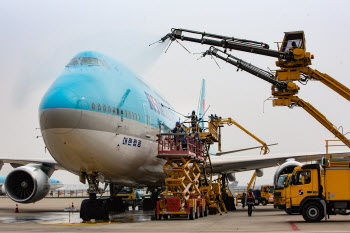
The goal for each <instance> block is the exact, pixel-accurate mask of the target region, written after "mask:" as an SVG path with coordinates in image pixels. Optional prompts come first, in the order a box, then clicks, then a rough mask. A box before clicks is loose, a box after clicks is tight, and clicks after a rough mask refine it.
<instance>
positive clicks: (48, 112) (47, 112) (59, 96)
mask: <svg viewBox="0 0 350 233" xmlns="http://www.w3.org/2000/svg"><path fill="white" fill-rule="evenodd" d="M84 102H86V101H84V100H83V99H80V98H79V96H78V95H77V94H76V93H75V92H73V91H72V90H70V89H68V88H55V89H52V90H50V91H48V92H47V93H46V94H45V96H44V98H43V99H42V101H41V104H40V128H41V130H48V131H50V132H51V133H55V134H64V133H68V132H70V131H72V130H74V129H75V128H76V127H77V126H78V124H79V122H80V120H81V116H82V111H81V105H82V104H83V103H84Z"/></svg>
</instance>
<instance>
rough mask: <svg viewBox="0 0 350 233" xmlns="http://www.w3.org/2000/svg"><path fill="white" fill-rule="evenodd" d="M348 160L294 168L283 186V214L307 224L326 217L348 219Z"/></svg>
mask: <svg viewBox="0 0 350 233" xmlns="http://www.w3.org/2000/svg"><path fill="white" fill-rule="evenodd" d="M349 167H350V160H349V159H342V160H338V161H337V160H332V159H329V158H326V157H324V158H322V160H321V164H307V165H303V166H299V167H296V168H295V169H294V172H293V174H292V176H291V179H290V181H289V183H288V184H287V186H286V212H287V213H289V214H301V215H302V216H303V218H304V219H305V220H306V221H307V222H319V221H321V220H322V219H323V218H324V217H325V216H327V215H328V216H329V215H336V214H341V215H349V214H350V212H349V210H350V186H349V182H348V181H349V179H350V170H349Z"/></svg>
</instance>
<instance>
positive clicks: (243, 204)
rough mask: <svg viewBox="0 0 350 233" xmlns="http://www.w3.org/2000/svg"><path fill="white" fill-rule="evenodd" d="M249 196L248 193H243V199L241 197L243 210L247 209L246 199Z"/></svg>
mask: <svg viewBox="0 0 350 233" xmlns="http://www.w3.org/2000/svg"><path fill="white" fill-rule="evenodd" d="M246 196H247V194H246V193H243V194H242V197H241V202H242V208H244V207H245V198H246Z"/></svg>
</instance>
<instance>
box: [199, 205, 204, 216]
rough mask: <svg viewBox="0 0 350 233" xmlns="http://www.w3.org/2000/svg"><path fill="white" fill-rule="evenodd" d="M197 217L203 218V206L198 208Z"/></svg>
mask: <svg viewBox="0 0 350 233" xmlns="http://www.w3.org/2000/svg"><path fill="white" fill-rule="evenodd" d="M199 217H200V218H203V217H204V207H203V206H200V207H199Z"/></svg>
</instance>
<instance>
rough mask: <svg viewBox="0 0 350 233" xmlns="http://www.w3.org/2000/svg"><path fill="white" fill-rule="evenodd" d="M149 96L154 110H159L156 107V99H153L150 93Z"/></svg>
mask: <svg viewBox="0 0 350 233" xmlns="http://www.w3.org/2000/svg"><path fill="white" fill-rule="evenodd" d="M149 96H150V98H151V101H152V104H153V107H154V108H155V110H156V111H157V112H159V109H158V107H157V103H156V101H155V100H154V99H153V96H152V95H149Z"/></svg>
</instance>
